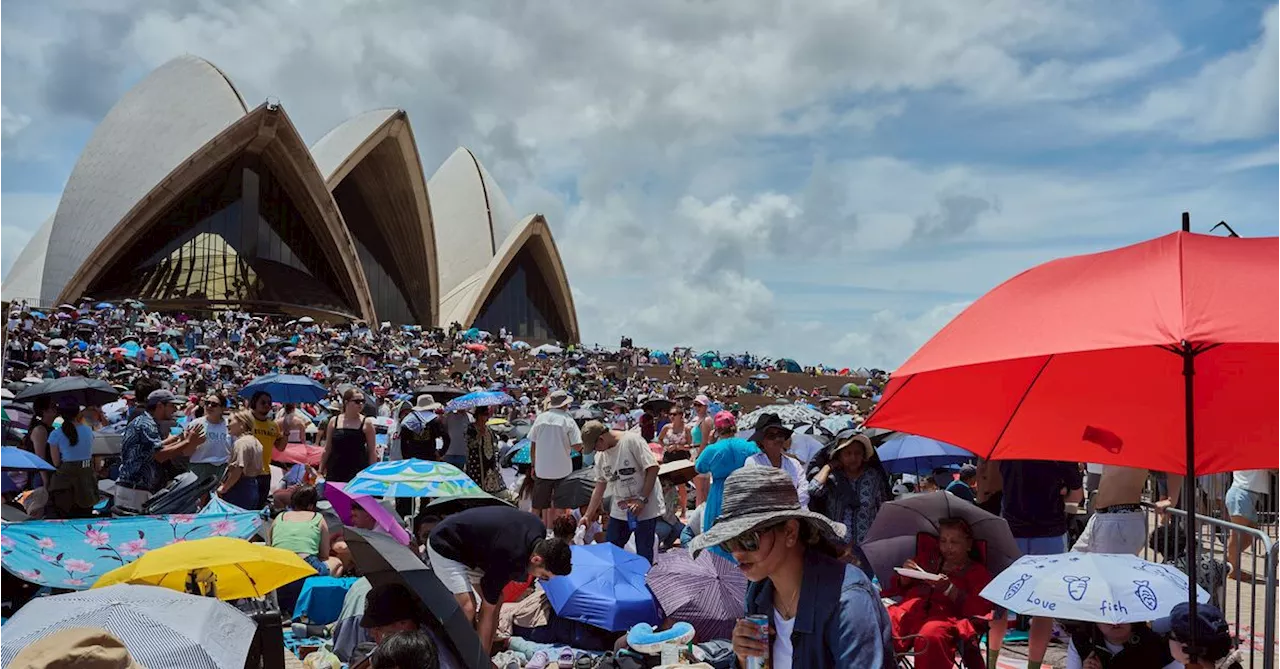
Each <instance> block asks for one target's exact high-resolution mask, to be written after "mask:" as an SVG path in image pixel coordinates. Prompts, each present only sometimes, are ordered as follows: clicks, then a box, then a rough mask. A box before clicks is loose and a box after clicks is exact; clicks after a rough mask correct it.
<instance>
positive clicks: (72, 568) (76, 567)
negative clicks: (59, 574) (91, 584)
mask: <svg viewBox="0 0 1280 669" xmlns="http://www.w3.org/2000/svg"><path fill="white" fill-rule="evenodd" d="M62 568H63V569H66V570H67V572H68V573H71V574H75V573H81V574H87V573H89V572H91V571H93V563H92V562H86V561H84V560H77V559H76V558H68V559H66V560H63V561H62Z"/></svg>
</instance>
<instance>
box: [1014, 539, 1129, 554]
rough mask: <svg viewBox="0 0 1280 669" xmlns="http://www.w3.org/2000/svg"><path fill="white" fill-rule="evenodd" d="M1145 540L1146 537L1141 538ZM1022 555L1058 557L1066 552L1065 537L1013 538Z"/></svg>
mask: <svg viewBox="0 0 1280 669" xmlns="http://www.w3.org/2000/svg"><path fill="white" fill-rule="evenodd" d="M1143 539H1146V536H1145V535H1144V536H1143ZM1013 540H1014V542H1015V543H1017V544H1018V550H1020V551H1022V554H1023V555H1059V554H1062V553H1065V552H1067V535H1066V534H1059V535H1057V536H1054V537H1014V538H1013Z"/></svg>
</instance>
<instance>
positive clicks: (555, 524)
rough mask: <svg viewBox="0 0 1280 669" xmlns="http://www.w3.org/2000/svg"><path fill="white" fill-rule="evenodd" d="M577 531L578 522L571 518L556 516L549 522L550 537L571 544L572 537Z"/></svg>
mask: <svg viewBox="0 0 1280 669" xmlns="http://www.w3.org/2000/svg"><path fill="white" fill-rule="evenodd" d="M577 531H578V521H577V520H574V518H573V516H556V519H555V520H554V521H552V522H551V536H553V537H555V538H557V539H560V540H561V541H564V542H565V543H568V544H572V543H573V537H574V535H575V534H576V533H577Z"/></svg>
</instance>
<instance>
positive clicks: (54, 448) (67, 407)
mask: <svg viewBox="0 0 1280 669" xmlns="http://www.w3.org/2000/svg"><path fill="white" fill-rule="evenodd" d="M58 415H59V416H61V417H62V426H61V427H60V428H58V429H57V430H54V431H53V432H51V433H49V455H50V456H51V458H52V460H50V462H51V463H52V464H53V466H54V467H56V468H57V469H56V471H54V473H53V480H52V482H51V483H50V484H49V498H50V500H49V501H51V502H53V507H54V509H56V510H57V511H58V517H60V518H87V517H89V516H90V515H91V514H92V512H93V505H94V504H96V503H97V502H98V477H97V475H96V474H95V473H94V471H93V430H91V429H89V426H87V425H83V424H81V423H78V422H77V421H76V417H77V416H79V415H80V404H79V402H77V401H76V398H74V397H71V396H63V397H60V398H58Z"/></svg>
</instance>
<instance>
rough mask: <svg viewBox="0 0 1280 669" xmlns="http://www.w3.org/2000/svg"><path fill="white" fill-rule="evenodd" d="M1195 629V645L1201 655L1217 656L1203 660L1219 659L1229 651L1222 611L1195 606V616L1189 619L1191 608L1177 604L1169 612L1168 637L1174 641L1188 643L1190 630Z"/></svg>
mask: <svg viewBox="0 0 1280 669" xmlns="http://www.w3.org/2000/svg"><path fill="white" fill-rule="evenodd" d="M1193 628H1194V629H1195V637H1196V645H1197V646H1199V647H1200V648H1201V649H1203V650H1202V651H1201V653H1208V654H1210V655H1218V657H1206V658H1205V659H1215V660H1216V659H1219V658H1220V657H1224V656H1225V655H1226V653H1227V652H1229V651H1230V649H1231V644H1232V640H1231V630H1230V628H1228V627H1227V620H1226V618H1225V617H1224V616H1223V615H1222V610H1221V609H1219V608H1218V607H1216V606H1214V605H1213V604H1209V603H1204V604H1196V616H1195V618H1192V617H1191V607H1190V605H1188V604H1187V603H1186V602H1179V603H1178V604H1177V605H1175V606H1174V607H1173V610H1172V611H1170V612H1169V622H1168V629H1169V636H1170V638H1172V639H1173V640H1175V641H1180V642H1182V643H1189V642H1190V641H1191V630H1192V629H1193Z"/></svg>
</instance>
